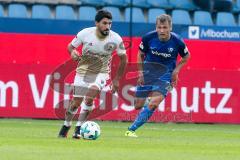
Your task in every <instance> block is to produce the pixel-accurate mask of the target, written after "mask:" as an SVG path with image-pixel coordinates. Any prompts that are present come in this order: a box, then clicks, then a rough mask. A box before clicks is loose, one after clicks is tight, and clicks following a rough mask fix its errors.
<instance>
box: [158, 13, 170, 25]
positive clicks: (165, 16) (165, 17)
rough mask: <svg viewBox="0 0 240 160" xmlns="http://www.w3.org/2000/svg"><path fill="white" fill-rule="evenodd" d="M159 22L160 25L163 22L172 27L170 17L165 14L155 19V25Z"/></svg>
mask: <svg viewBox="0 0 240 160" xmlns="http://www.w3.org/2000/svg"><path fill="white" fill-rule="evenodd" d="M158 21H159V22H160V23H164V22H168V24H169V25H170V26H172V18H171V16H169V15H167V14H161V15H160V16H158V17H157V19H156V23H157V22H158Z"/></svg>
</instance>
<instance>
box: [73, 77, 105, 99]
mask: <svg viewBox="0 0 240 160" xmlns="http://www.w3.org/2000/svg"><path fill="white" fill-rule="evenodd" d="M108 79H109V74H108V73H98V74H86V75H84V74H79V73H76V75H75V78H74V83H73V86H74V90H73V97H84V96H85V94H86V92H87V91H88V88H90V87H91V86H97V87H98V89H99V90H102V88H103V87H104V86H105V85H106V84H107V80H108Z"/></svg>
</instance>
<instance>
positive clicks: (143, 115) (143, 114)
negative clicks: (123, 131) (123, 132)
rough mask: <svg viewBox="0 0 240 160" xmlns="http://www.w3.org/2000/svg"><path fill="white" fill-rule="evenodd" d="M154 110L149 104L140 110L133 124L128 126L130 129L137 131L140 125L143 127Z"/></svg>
mask: <svg viewBox="0 0 240 160" xmlns="http://www.w3.org/2000/svg"><path fill="white" fill-rule="evenodd" d="M153 112H154V110H151V109H149V108H148V106H144V108H143V110H142V111H140V112H139V114H138V116H137V118H136V119H135V121H134V122H133V124H132V125H131V126H130V127H129V128H128V130H130V131H135V130H137V129H138V128H139V127H141V126H142V125H143V124H144V123H146V122H147V121H148V119H149V118H150V117H151V116H152V114H153Z"/></svg>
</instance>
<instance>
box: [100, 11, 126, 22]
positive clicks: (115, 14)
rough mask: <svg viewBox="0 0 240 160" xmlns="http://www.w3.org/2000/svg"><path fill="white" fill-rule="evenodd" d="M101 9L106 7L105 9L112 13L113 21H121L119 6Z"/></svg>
mask: <svg viewBox="0 0 240 160" xmlns="http://www.w3.org/2000/svg"><path fill="white" fill-rule="evenodd" d="M103 9H106V10H107V11H109V12H111V13H112V16H113V21H115V22H116V21H119V22H123V17H122V15H121V12H120V10H119V8H117V7H104V8H103Z"/></svg>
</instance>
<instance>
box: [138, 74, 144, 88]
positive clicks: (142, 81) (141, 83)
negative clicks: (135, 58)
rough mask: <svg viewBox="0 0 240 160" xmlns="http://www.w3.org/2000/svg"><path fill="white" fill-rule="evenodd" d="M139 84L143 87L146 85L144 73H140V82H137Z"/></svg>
mask: <svg viewBox="0 0 240 160" xmlns="http://www.w3.org/2000/svg"><path fill="white" fill-rule="evenodd" d="M137 84H138V85H140V86H142V85H143V84H144V78H143V73H142V72H141V73H139V78H138V81H137Z"/></svg>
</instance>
